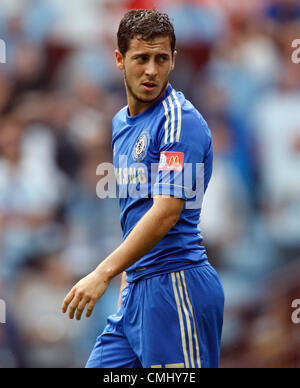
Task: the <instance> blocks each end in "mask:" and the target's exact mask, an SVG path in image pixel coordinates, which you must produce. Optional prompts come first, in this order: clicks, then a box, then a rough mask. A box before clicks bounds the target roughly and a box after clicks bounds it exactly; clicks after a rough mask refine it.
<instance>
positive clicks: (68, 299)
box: [61, 289, 75, 313]
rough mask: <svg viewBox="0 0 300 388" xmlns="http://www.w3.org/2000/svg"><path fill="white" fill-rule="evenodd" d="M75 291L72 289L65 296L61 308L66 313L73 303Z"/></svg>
mask: <svg viewBox="0 0 300 388" xmlns="http://www.w3.org/2000/svg"><path fill="white" fill-rule="evenodd" d="M74 294H75V291H74V290H73V289H72V290H71V291H70V292H69V293H68V295H67V296H66V297H65V299H64V301H63V304H62V307H61V310H62V312H63V313H65V312H66V311H67V309H68V306H69V304H70V303H71V301H72V299H73V298H74Z"/></svg>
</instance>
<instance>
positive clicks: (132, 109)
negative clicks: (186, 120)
mask: <svg viewBox="0 0 300 388" xmlns="http://www.w3.org/2000/svg"><path fill="white" fill-rule="evenodd" d="M125 86H126V94H127V101H128V109H129V114H130V116H131V117H132V116H137V115H139V114H141V113H143V112H144V111H145V110H146V109H148V108H149V107H150V106H151V105H153V104H155V103H156V101H158V100H159V99H160V98H161V96H162V95H163V94H164V93H165V91H166V90H167V88H168V86H169V82H168V83H167V85H166V86H165V87H164V88H163V90H162V91H161V93H160V95H159V96H157V97H156V99H155V100H152V101H150V102H144V101H141V100H137V99H136V97H134V96H133V95H132V93H131V92H130V90H129V89H128V87H127V85H126V83H125Z"/></svg>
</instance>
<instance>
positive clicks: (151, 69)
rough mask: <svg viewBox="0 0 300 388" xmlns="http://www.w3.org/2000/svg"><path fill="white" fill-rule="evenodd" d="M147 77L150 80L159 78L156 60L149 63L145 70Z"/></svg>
mask: <svg viewBox="0 0 300 388" xmlns="http://www.w3.org/2000/svg"><path fill="white" fill-rule="evenodd" d="M145 75H146V76H147V77H149V78H155V77H156V76H157V65H156V63H155V60H151V61H148V63H147V65H146V68H145Z"/></svg>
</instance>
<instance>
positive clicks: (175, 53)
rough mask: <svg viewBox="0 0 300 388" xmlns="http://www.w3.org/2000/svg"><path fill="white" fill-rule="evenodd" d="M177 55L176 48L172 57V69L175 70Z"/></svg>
mask: <svg viewBox="0 0 300 388" xmlns="http://www.w3.org/2000/svg"><path fill="white" fill-rule="evenodd" d="M176 55H177V51H176V50H175V51H174V53H173V58H172V65H171V70H174V67H175V58H176Z"/></svg>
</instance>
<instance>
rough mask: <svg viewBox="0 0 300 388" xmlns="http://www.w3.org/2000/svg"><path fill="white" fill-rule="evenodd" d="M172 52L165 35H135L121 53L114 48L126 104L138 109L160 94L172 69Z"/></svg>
mask: <svg viewBox="0 0 300 388" xmlns="http://www.w3.org/2000/svg"><path fill="white" fill-rule="evenodd" d="M175 56H176V52H174V54H173V55H172V51H171V44H170V38H169V36H162V37H158V38H156V39H154V40H151V41H144V40H142V39H138V37H136V38H134V39H132V40H131V41H130V46H129V48H128V50H127V52H126V54H125V56H122V54H121V53H120V52H119V51H118V50H116V60H117V66H118V68H119V69H120V70H123V71H124V77H125V85H126V90H127V97H128V103H129V107H130V105H131V106H132V107H133V108H134V109H133V110H135V111H140V110H143V109H146V108H147V107H148V106H149V105H151V104H153V103H154V102H155V101H156V100H158V99H159V98H160V97H161V96H162V94H163V93H164V91H165V89H166V87H167V85H168V82H169V75H170V72H171V70H173V69H174V64H175ZM136 108H137V109H136Z"/></svg>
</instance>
